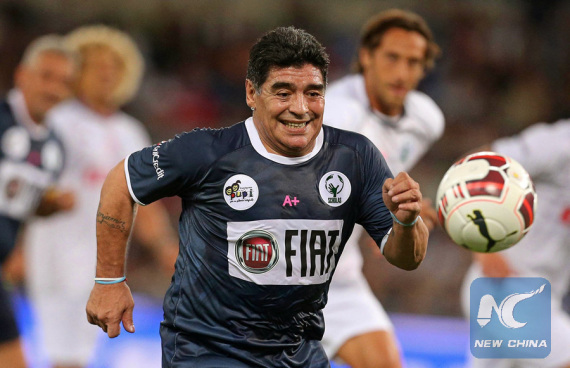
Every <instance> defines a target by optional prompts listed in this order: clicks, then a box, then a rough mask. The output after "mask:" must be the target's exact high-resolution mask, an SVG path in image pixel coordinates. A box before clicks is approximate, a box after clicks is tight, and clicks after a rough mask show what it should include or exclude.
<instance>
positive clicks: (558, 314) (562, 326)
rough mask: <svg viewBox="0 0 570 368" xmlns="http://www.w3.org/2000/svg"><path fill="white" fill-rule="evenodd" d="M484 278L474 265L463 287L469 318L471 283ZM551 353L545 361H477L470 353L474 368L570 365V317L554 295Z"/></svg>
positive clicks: (462, 293)
mask: <svg viewBox="0 0 570 368" xmlns="http://www.w3.org/2000/svg"><path fill="white" fill-rule="evenodd" d="M478 277H483V273H482V272H481V269H480V267H479V265H477V264H473V265H472V266H471V267H470V268H469V270H468V271H467V274H466V275H465V278H464V279H463V284H462V287H461V305H462V308H463V314H464V315H465V316H466V318H469V289H470V287H471V282H473V280H475V279H476V278H478ZM551 329H552V334H551V344H552V347H551V351H550V355H549V356H547V357H546V358H544V359H477V358H474V357H473V356H472V355H471V352H469V353H468V356H469V357H470V366H471V367H473V368H512V367H517V368H558V367H563V366H567V365H568V364H570V316H569V315H568V314H567V313H566V312H565V311H564V310H563V309H562V300H561V299H560V298H558V297H555V296H554V295H553V298H552V310H551Z"/></svg>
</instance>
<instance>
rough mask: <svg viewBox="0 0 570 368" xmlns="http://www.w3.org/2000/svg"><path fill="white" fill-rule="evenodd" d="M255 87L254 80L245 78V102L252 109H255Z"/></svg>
mask: <svg viewBox="0 0 570 368" xmlns="http://www.w3.org/2000/svg"><path fill="white" fill-rule="evenodd" d="M256 93H257V92H256V91H255V87H254V86H253V82H252V81H250V80H249V79H246V80H245V102H246V103H247V106H249V107H250V108H252V109H255V94H256Z"/></svg>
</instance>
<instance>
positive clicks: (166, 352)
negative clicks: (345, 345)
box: [160, 324, 330, 368]
mask: <svg viewBox="0 0 570 368" xmlns="http://www.w3.org/2000/svg"><path fill="white" fill-rule="evenodd" d="M160 337H161V340H162V367H163V368H190V367H192V368H193V367H199V368H220V367H231V368H269V367H290V368H293V367H295V368H301V367H302V368H329V367H330V363H329V360H328V358H327V356H326V354H325V352H324V350H323V348H322V345H321V342H320V341H318V340H304V341H302V342H301V343H300V344H299V345H298V346H297V348H295V349H291V350H289V349H288V351H279V352H277V353H275V352H270V351H267V352H264V351H262V350H261V349H259V347H257V348H256V349H252V350H251V351H246V350H244V349H236V348H235V347H233V346H232V345H231V344H227V343H220V342H217V343H216V342H215V341H210V342H208V341H204V338H195V339H193V338H192V337H191V336H189V335H188V334H186V333H182V332H179V331H176V330H175V329H173V328H171V327H168V326H166V325H164V324H161V326H160ZM213 340H215V339H213ZM240 345H243V341H241V342H240Z"/></svg>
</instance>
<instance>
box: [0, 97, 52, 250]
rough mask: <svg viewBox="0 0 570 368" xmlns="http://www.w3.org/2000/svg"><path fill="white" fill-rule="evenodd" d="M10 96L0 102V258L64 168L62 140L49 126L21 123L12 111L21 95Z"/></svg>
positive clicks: (11, 245)
mask: <svg viewBox="0 0 570 368" xmlns="http://www.w3.org/2000/svg"><path fill="white" fill-rule="evenodd" d="M10 96H12V99H11V100H10V101H11V103H8V101H2V102H0V261H4V259H5V257H6V256H7V255H8V253H9V252H10V251H11V249H12V248H13V246H14V243H15V241H16V235H17V233H18V228H19V227H20V224H21V223H22V222H23V221H24V220H25V219H26V218H27V217H28V216H30V215H31V214H33V212H34V211H35V209H36V207H37V205H38V202H39V200H40V198H41V195H42V193H43V191H44V190H45V189H46V188H47V187H48V186H49V185H51V184H52V183H53V181H54V180H55V179H56V178H57V176H58V175H59V174H60V173H61V170H62V167H63V147H62V145H61V142H60V141H59V140H58V139H57V138H56V137H55V136H54V135H53V133H52V132H51V131H49V130H47V129H42V131H41V134H39V133H34V132H31V130H30V129H29V125H26V124H23V123H22V122H21V121H20V122H18V121H19V120H18V121H17V120H16V116H17V115H16V113H15V112H14V110H13V109H14V105H16V106H19V105H17V104H16V102H15V101H17V96H18V95H17V94H16V92H15V91H12V92H11V95H10ZM21 102H22V104H23V97H22V100H21ZM20 107H21V108H24V107H23V106H20ZM26 117H27V116H26ZM28 119H29V118H28ZM29 124H35V123H33V122H31V121H30V122H29Z"/></svg>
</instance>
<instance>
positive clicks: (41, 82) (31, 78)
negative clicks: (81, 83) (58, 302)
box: [0, 35, 77, 368]
mask: <svg viewBox="0 0 570 368" xmlns="http://www.w3.org/2000/svg"><path fill="white" fill-rule="evenodd" d="M76 61H77V60H76V57H75V55H74V54H73V53H72V52H71V51H70V50H69V49H68V48H67V47H66V46H65V44H64V42H63V39H62V37H60V36H56V35H48V36H43V37H40V38H38V39H37V40H35V41H34V42H32V43H31V44H30V45H29V46H28V48H27V49H26V51H25V52H24V55H23V57H22V61H21V62H20V65H19V66H18V68H17V70H16V73H15V75H14V80H15V84H16V86H15V88H14V89H12V90H11V91H10V92H9V93H8V96H7V98H6V99H5V100H3V101H1V102H0V271H3V270H2V268H3V267H4V266H5V265H6V263H5V261H6V260H7V257H8V256H9V255H10V253H11V252H12V250H13V249H14V246H15V244H16V239H17V237H18V235H19V232H20V231H21V228H22V226H23V224H24V223H25V221H26V220H27V219H28V218H29V217H30V216H33V215H34V214H35V213H36V214H41V215H50V214H53V213H55V212H57V211H61V210H67V209H69V208H70V207H72V206H73V195H72V193H69V192H67V193H66V192H60V191H58V190H55V189H53V188H50V186H52V185H53V183H54V182H55V180H56V179H57V176H58V175H59V174H60V173H61V170H62V167H63V164H64V157H63V147H62V145H61V142H60V140H59V139H57V137H56V136H55V135H54V133H53V131H51V130H50V129H48V128H47V127H46V126H45V124H44V119H45V115H46V113H47V112H48V111H49V110H50V109H51V108H52V107H53V106H55V105H56V104H58V103H60V102H61V101H63V100H64V99H66V98H68V97H70V96H71V91H72V89H71V86H72V83H73V77H74V75H75V72H76V67H77V65H76ZM3 283H4V280H3V279H2V275H1V274H0V366H2V367H10V368H23V367H25V366H26V363H25V359H24V354H23V351H22V346H21V343H20V338H19V333H18V327H17V325H16V320H15V318H14V314H13V311H12V308H11V300H10V295H9V293H8V292H7V291H6V290H5V289H4V285H3Z"/></svg>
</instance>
